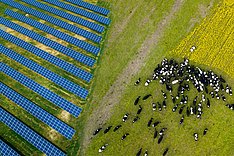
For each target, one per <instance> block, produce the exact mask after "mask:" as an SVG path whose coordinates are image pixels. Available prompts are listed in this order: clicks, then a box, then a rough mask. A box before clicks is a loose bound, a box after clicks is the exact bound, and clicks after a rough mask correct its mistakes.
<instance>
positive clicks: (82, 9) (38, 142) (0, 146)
mask: <svg viewBox="0 0 234 156" xmlns="http://www.w3.org/2000/svg"><path fill="white" fill-rule="evenodd" d="M67 1H68V2H70V3H72V4H77V5H78V7H76V6H74V5H72V4H69V3H65V2H63V1H59V0H53V1H50V0H44V2H38V1H36V0H21V1H19V2H15V1H14V0H0V2H2V3H5V4H7V5H9V6H11V7H14V8H16V9H18V10H20V11H23V12H25V13H27V14H29V15H30V17H28V16H26V15H25V16H24V15H23V13H17V12H15V11H12V10H9V9H6V10H5V14H6V15H8V16H10V17H13V18H15V19H17V20H18V21H21V22H23V23H25V24H27V25H30V26H32V27H34V28H37V29H39V30H41V31H43V32H45V33H48V34H51V35H53V36H55V37H57V38H58V39H61V40H64V41H66V42H68V43H70V44H73V45H74V46H76V47H79V48H81V49H83V50H84V51H85V52H89V53H92V54H93V56H91V57H89V56H87V55H84V54H82V53H80V52H77V51H75V50H73V49H72V48H68V47H67V46H63V45H61V44H60V43H58V42H57V41H53V40H51V39H49V38H47V37H44V36H43V35H40V34H39V33H36V32H34V31H32V30H29V29H27V28H24V27H23V26H21V25H19V24H16V22H11V21H10V20H7V19H5V18H3V17H0V25H1V24H2V25H4V26H6V27H8V28H10V29H13V30H15V31H17V32H19V33H20V34H23V35H25V36H27V37H29V38H31V39H34V40H36V41H37V42H40V43H42V44H44V45H45V46H47V47H51V48H53V49H54V50H56V51H58V52H60V53H63V54H65V55H67V56H69V57H70V58H72V59H74V60H76V61H78V62H80V63H81V64H82V65H85V68H87V66H88V68H90V67H94V63H95V62H96V60H95V59H96V58H95V59H94V58H93V57H97V56H98V54H99V52H100V48H99V47H98V46H97V44H96V43H100V42H101V40H102V36H101V35H98V33H102V32H103V31H104V30H105V26H106V25H109V24H110V22H111V20H110V19H109V18H108V17H105V16H106V15H108V13H109V11H108V10H106V9H104V8H101V7H98V6H95V5H93V4H89V3H87V2H83V1H81V0H77V1H70V0H67ZM22 2H24V3H22ZM25 3H26V4H29V5H31V6H34V7H37V8H39V9H40V10H43V12H45V13H43V12H40V11H38V10H36V9H33V8H30V7H31V6H29V7H28V6H25V5H26V4H25ZM24 4H25V5H24ZM49 4H50V5H49ZM61 8H62V9H61ZM63 9H65V10H68V11H70V12H73V13H75V14H78V15H79V16H75V15H73V13H68V12H66V11H63ZM87 9H88V10H91V11H88V10H87ZM95 12H96V13H95ZM97 13H99V14H97ZM49 14H54V15H57V16H59V17H62V18H64V19H67V20H69V21H72V22H74V23H77V24H79V26H80V25H82V26H84V27H87V28H89V29H91V30H93V31H96V32H90V31H89V30H85V29H84V28H79V26H75V25H73V24H69V23H67V22H64V21H63V20H60V18H55V17H52V16H50V15H49ZM100 14H101V15H100ZM103 15H104V16H103ZM31 16H34V17H37V18H39V19H42V20H44V21H47V22H49V23H50V24H51V25H56V26H59V27H61V28H63V29H65V30H68V31H70V32H73V33H75V34H76V35H79V36H82V37H84V38H85V39H87V41H92V42H96V43H95V44H93V43H89V42H87V41H84V40H81V39H78V38H76V37H73V36H71V35H68V34H67V33H65V32H62V31H61V30H57V29H55V28H53V27H52V26H49V25H47V24H44V23H43V22H38V21H37V20H35V19H34V17H31ZM81 16H83V17H81ZM86 18H88V19H91V20H92V21H90V20H86ZM101 24H103V25H101ZM1 38H2V39H4V40H7V41H9V42H11V43H13V44H15V45H16V46H18V47H21V48H23V49H25V50H26V51H28V52H31V53H32V54H33V55H34V56H35V55H36V56H37V57H40V58H42V59H44V60H46V61H47V62H48V63H50V64H47V63H46V65H51V64H53V65H55V66H57V67H59V68H61V69H63V70H64V72H68V73H69V74H72V75H73V76H76V77H78V78H80V79H82V80H84V81H85V82H90V81H91V79H92V74H91V73H90V72H87V71H85V70H83V69H81V68H79V67H77V66H75V65H73V64H71V63H69V62H67V61H65V60H63V59H61V58H58V57H56V56H54V55H53V54H50V53H48V52H46V51H44V50H42V49H40V48H37V47H36V46H34V45H33V44H32V43H30V42H26V41H24V40H23V39H20V38H18V37H16V36H14V35H12V34H10V33H7V32H5V31H4V30H0V39H1ZM6 44H7V43H6ZM70 44H69V45H70ZM82 52H83V51H82ZM0 54H4V55H5V56H7V57H9V58H10V59H12V60H14V61H16V62H18V63H20V64H21V65H23V66H25V67H27V68H29V69H30V70H32V71H33V72H35V73H37V74H39V75H41V76H43V77H44V78H46V79H48V80H50V81H52V82H53V83H55V84H57V85H58V86H60V87H62V88H64V89H66V90H67V91H69V92H72V93H73V94H75V95H77V96H79V97H80V98H81V99H86V98H87V96H88V90H87V89H85V88H83V87H81V86H79V85H77V84H76V83H73V82H72V81H70V80H68V79H66V78H65V77H62V76H60V75H62V74H63V73H61V74H56V73H54V72H52V71H50V70H48V69H47V68H45V67H43V66H44V64H43V66H41V65H39V64H38V63H36V62H35V61H33V60H30V59H28V58H27V57H25V56H23V55H21V54H19V53H17V52H15V51H13V50H11V49H9V48H6V47H5V46H3V45H1V44H0ZM25 55H26V54H25ZM94 55H95V56H94ZM32 59H33V58H32ZM67 59H68V58H67ZM72 59H70V60H72ZM6 61H8V59H7V60H6ZM0 72H1V73H3V74H5V75H7V76H9V77H11V78H12V79H14V80H16V81H18V82H19V83H21V84H22V85H24V86H25V87H26V88H27V89H30V90H31V91H33V92H34V93H36V94H38V95H40V96H41V97H42V98H44V99H46V100H47V101H49V102H50V103H53V104H54V105H56V106H58V107H60V108H61V109H63V110H65V111H66V112H68V113H70V114H72V115H73V116H74V117H78V116H79V114H80V113H81V111H82V109H81V108H79V107H78V106H76V105H74V104H73V103H71V102H69V101H67V100H66V99H64V98H63V97H61V96H59V95H57V94H56V93H54V92H52V91H50V90H49V89H47V88H46V87H44V86H42V85H40V84H39V83H37V82H36V81H34V80H32V79H30V78H29V77H27V76H25V75H24V74H22V73H21V72H19V71H17V70H15V69H14V68H12V67H10V66H8V65H7V64H5V63H2V62H0ZM86 84H87V83H86ZM0 94H2V95H3V96H5V97H7V98H8V99H9V100H11V101H13V102H14V103H15V104H17V105H18V106H20V107H22V108H23V109H24V110H26V111H27V112H28V113H30V114H31V115H33V116H34V117H36V118H37V119H39V120H41V121H42V122H44V123H45V124H47V125H48V126H50V127H51V128H52V129H54V130H56V131H57V132H58V133H60V134H61V135H63V136H64V137H66V138H67V139H70V140H71V139H72V137H73V136H74V134H75V130H74V129H73V128H72V127H70V126H69V125H67V124H66V123H64V122H63V121H61V120H59V119H58V118H57V117H55V116H53V115H52V114H50V113H49V112H47V111H46V110H44V109H43V108H41V107H39V106H38V105H36V104H35V103H34V102H32V101H30V100H29V99H27V98H25V97H24V96H23V95H21V94H19V93H17V92H16V91H15V90H14V89H13V88H10V87H8V86H7V85H5V84H4V83H3V82H0ZM0 114H1V116H0V121H1V122H2V123H4V124H6V125H7V126H8V127H9V128H11V129H12V130H13V131H15V132H16V133H17V134H18V135H20V136H21V137H23V138H24V139H25V140H27V141H28V142H29V143H31V144H32V145H33V146H35V147H36V148H37V149H39V150H40V151H42V152H43V153H45V154H46V155H51V156H53V155H54V156H60V155H65V153H64V152H63V151H61V150H60V149H58V148H57V147H56V146H54V145H53V144H51V143H50V142H49V141H48V140H46V139H45V138H43V137H42V136H40V135H39V134H38V133H36V132H35V131H34V130H32V129H31V128H29V127H28V126H27V125H25V124H24V123H22V122H21V121H19V120H18V119H16V118H15V117H14V116H13V115H11V114H10V113H8V112H7V111H5V110H4V109H3V108H1V107H0ZM0 155H17V153H15V151H14V150H12V149H11V148H10V147H9V146H7V145H6V144H5V143H4V142H2V141H1V140H0Z"/></svg>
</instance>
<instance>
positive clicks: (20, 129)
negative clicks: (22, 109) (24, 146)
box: [0, 107, 65, 156]
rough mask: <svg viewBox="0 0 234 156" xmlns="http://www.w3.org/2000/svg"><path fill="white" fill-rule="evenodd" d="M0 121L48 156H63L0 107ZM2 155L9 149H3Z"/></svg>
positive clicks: (54, 147) (61, 152) (62, 153)
mask: <svg viewBox="0 0 234 156" xmlns="http://www.w3.org/2000/svg"><path fill="white" fill-rule="evenodd" d="M0 114H1V116H0V121H1V122H2V123H4V124H6V125H7V126H8V127H9V128H10V129H12V130H13V131H14V132H16V133H17V134H18V135H20V136H21V137H23V138H24V139H25V140H26V141H28V142H29V143H31V144H32V145H33V146H35V147H36V148H37V149H39V150H40V151H42V152H43V153H45V154H46V155H48V156H65V153H64V152H63V151H61V150H60V149H58V148H57V147H56V146H55V145H53V144H51V143H50V142H49V141H48V140H46V139H45V138H43V137H42V136H40V135H39V134H38V133H36V132H35V131H33V130H32V129H31V128H29V127H28V126H26V125H25V124H24V123H22V122H21V121H19V120H18V119H16V118H15V117H14V116H13V115H11V114H10V113H8V112H7V111H5V110H4V109H3V108H1V107H0ZM4 149H5V151H4V153H5V152H6V151H7V150H9V147H8V148H7V147H5V148H4ZM13 153H15V152H13ZM10 156H12V155H10Z"/></svg>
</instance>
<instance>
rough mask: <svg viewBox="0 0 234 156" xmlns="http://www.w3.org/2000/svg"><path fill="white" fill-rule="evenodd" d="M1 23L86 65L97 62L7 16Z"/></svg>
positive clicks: (0, 18) (0, 19)
mask: <svg viewBox="0 0 234 156" xmlns="http://www.w3.org/2000/svg"><path fill="white" fill-rule="evenodd" d="M0 24H3V25H5V26H7V27H9V28H11V29H13V30H16V31H18V32H20V33H22V34H24V35H26V36H28V37H31V38H32V39H34V40H36V41H38V42H41V43H43V44H44V45H46V46H48V47H51V48H53V49H55V50H57V51H59V52H61V53H63V54H65V55H67V56H69V57H71V58H73V59H75V60H77V61H79V62H81V63H83V64H85V65H88V66H90V67H92V66H93V65H94V63H95V60H94V59H92V58H90V57H88V56H86V55H84V54H81V53H79V52H77V51H75V50H73V49H70V48H67V47H66V46H63V45H61V44H59V43H57V42H55V41H52V40H50V39H48V38H46V37H44V36H42V35H39V34H37V33H35V32H33V31H31V30H28V29H26V28H24V27H22V26H20V25H18V24H15V23H13V22H11V21H9V20H7V19H5V18H2V17H0Z"/></svg>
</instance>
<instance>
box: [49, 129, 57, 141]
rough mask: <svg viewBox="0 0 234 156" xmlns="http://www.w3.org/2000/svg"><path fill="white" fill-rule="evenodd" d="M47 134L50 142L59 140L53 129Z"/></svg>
mask: <svg viewBox="0 0 234 156" xmlns="http://www.w3.org/2000/svg"><path fill="white" fill-rule="evenodd" d="M48 134H49V137H50V138H51V140H53V141H54V140H57V139H58V138H59V136H58V134H57V132H56V131H55V130H54V129H51V130H50V131H49V133H48Z"/></svg>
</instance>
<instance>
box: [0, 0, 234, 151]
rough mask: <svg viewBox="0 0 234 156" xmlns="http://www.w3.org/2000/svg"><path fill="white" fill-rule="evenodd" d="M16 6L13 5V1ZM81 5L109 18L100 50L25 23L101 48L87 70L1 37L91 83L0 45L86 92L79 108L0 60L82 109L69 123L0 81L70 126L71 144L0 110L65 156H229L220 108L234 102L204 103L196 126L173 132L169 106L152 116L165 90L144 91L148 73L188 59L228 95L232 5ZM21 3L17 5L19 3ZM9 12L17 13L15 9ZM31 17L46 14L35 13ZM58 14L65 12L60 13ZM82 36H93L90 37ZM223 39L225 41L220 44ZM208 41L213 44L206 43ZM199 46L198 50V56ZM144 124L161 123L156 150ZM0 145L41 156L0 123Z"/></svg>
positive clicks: (144, 1)
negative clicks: (86, 75) (81, 73)
mask: <svg viewBox="0 0 234 156" xmlns="http://www.w3.org/2000/svg"><path fill="white" fill-rule="evenodd" d="M17 1H18V2H20V0H17ZM87 1H89V2H92V3H93V4H96V5H98V6H102V7H104V8H107V9H109V10H110V11H111V13H110V15H109V18H110V19H111V24H110V26H108V27H107V29H106V31H105V32H104V33H103V34H102V36H103V38H104V39H103V41H102V43H101V44H100V45H97V44H95V43H92V42H91V41H89V40H85V39H84V38H82V37H81V36H77V35H76V34H74V33H72V32H69V31H67V30H65V29H62V28H59V27H57V26H55V25H53V24H50V23H48V22H46V21H43V20H42V21H40V19H39V18H35V17H32V18H33V19H35V20H38V21H40V22H42V23H45V24H47V25H49V26H52V27H54V28H56V29H58V30H61V31H63V32H66V33H67V34H69V35H72V36H75V37H78V38H79V39H81V40H83V39H84V40H85V41H87V42H88V43H92V44H94V45H96V46H100V47H101V48H102V51H101V53H100V55H99V56H98V58H97V63H96V64H95V66H94V67H93V68H89V67H87V66H83V65H81V64H80V63H78V62H77V61H75V60H74V59H71V58H69V57H68V56H66V55H63V54H61V53H59V52H58V51H56V50H53V49H52V48H49V47H47V46H44V45H42V44H40V43H39V42H37V41H35V40H32V39H30V38H28V37H26V36H24V35H22V34H19V33H17V32H16V31H13V30H11V29H7V32H8V33H10V34H13V35H14V36H17V37H19V38H21V39H24V40H25V41H27V42H29V43H32V44H33V45H35V46H37V47H39V48H41V49H43V50H45V51H47V52H49V53H51V54H53V55H55V56H57V57H59V58H61V59H64V60H66V61H67V62H69V63H71V64H74V65H75V66H77V67H80V68H81V69H84V70H87V71H89V72H91V73H92V74H93V80H92V81H91V83H90V84H88V83H86V82H84V81H82V80H81V79H78V78H76V77H75V76H73V75H71V74H70V73H67V72H65V71H64V70H62V69H60V68H58V67H56V66H55V65H52V64H50V63H49V62H47V61H45V60H43V59H41V58H39V57H37V56H35V55H33V54H31V53H29V52H27V51H26V50H24V49H22V48H19V47H18V46H15V45H13V44H11V43H10V42H8V41H6V40H4V39H2V38H0V42H1V44H3V45H4V46H6V47H8V48H11V49H13V50H15V51H17V53H19V54H22V55H23V56H25V57H27V58H30V59H32V60H34V61H35V62H37V63H38V64H40V65H42V66H44V67H46V68H48V69H49V70H51V71H53V72H55V73H56V74H59V75H61V76H63V77H65V78H67V79H68V80H70V81H72V82H74V83H76V84H79V85H81V86H82V87H85V88H87V89H89V91H90V93H89V96H88V98H87V100H86V101H85V100H82V99H81V98H79V97H77V96H76V95H74V94H72V93H71V92H68V91H67V90H65V89H63V88H61V87H59V86H58V85H56V84H55V83H53V82H51V81H49V80H48V79H46V78H44V77H42V76H41V75H39V74H36V73H35V72H32V71H31V70H29V69H28V68H25V67H23V66H22V65H20V64H19V63H17V62H15V61H12V60H11V59H9V58H8V57H6V56H5V55H3V54H2V53H1V54H0V61H1V62H4V63H5V64H7V65H9V66H10V67H12V68H14V69H16V70H17V71H19V72H21V73H23V74H24V75H26V76H28V77H29V78H31V79H33V80H35V81H36V82H38V83H40V84H41V85H43V86H45V87H46V88H48V89H50V90H51V91H53V92H55V93H57V94H58V95H60V96H61V97H64V98H65V99H67V100H68V101H71V102H72V103H74V104H76V105H77V106H79V107H81V108H82V109H83V111H82V113H81V114H80V115H79V117H78V118H75V117H73V116H72V115H70V114H69V113H67V112H66V111H63V110H62V109H60V108H59V107H57V106H55V105H53V104H52V103H51V102H49V101H47V100H46V99H44V98H43V97H41V96H39V95H38V94H36V93H34V92H33V91H31V90H29V89H27V88H26V87H25V86H23V85H22V84H20V83H18V82H17V81H15V80H13V79H12V78H10V77H8V76H6V75H5V74H4V73H2V72H1V73H0V79H1V82H3V83H4V84H6V85H8V86H9V87H11V88H13V89H14V90H15V91H17V92H18V93H20V94H22V95H23V96H25V97H26V98H28V99H30V100H31V101H33V102H34V103H36V104H37V105H38V106H40V107H42V108H43V109H45V110H47V111H48V112H49V113H51V114H52V115H54V116H56V117H57V118H59V119H60V120H62V121H64V122H65V123H67V124H68V125H70V126H72V127H73V128H74V129H75V130H76V133H75V135H74V136H73V139H72V140H68V139H66V138H65V137H64V136H62V135H61V134H59V133H58V132H56V131H55V130H54V129H52V128H50V127H49V126H48V125H46V124H45V123H43V122H42V121H40V120H38V119H37V118H35V117H33V116H32V115H30V114H29V113H28V112H27V111H25V110H23V109H22V108H21V107H19V106H17V105H16V104H14V103H13V102H11V101H10V100H9V99H7V98H6V97H4V96H3V95H0V102H1V103H0V106H1V107H3V108H4V109H6V110H7V111H8V112H10V113H12V114H13V115H14V116H15V117H17V118H18V119H20V120H21V121H22V122H24V123H25V124H26V125H28V126H29V127H30V128H32V129H33V130H35V131H36V132H38V133H39V134H40V135H42V136H43V137H45V138H46V139H47V140H49V141H50V142H52V143H53V144H54V145H56V146H57V147H58V148H60V149H61V150H62V151H64V152H65V153H67V155H71V156H76V155H81V156H98V155H107V156H125V155H126V156H131V155H136V153H137V152H138V151H139V149H140V148H142V152H145V150H148V153H149V155H155V156H157V155H162V153H163V151H164V150H165V149H166V148H169V151H168V155H171V156H172V155H178V156H182V155H185V156H186V155H217V156H232V155H234V150H233V146H234V126H233V125H234V117H233V116H234V114H233V113H234V112H233V111H231V110H229V109H228V108H227V107H225V104H226V103H227V102H230V103H233V102H234V98H233V96H227V102H223V101H222V100H216V99H211V108H204V114H203V115H202V118H201V119H197V118H196V117H195V116H190V117H185V121H184V123H183V124H182V125H180V124H179V120H180V118H181V115H179V114H178V113H173V112H172V111H171V109H172V107H173V104H172V102H168V103H167V105H168V107H167V109H166V110H163V111H162V112H159V111H152V102H162V101H163V97H162V96H161V90H165V86H164V85H160V84H159V81H153V82H152V83H151V84H150V85H149V86H148V87H145V86H144V82H145V81H146V80H147V79H148V78H151V77H152V73H153V70H154V69H155V67H156V66H157V64H158V63H160V62H161V60H163V58H165V57H166V58H168V59H171V58H174V59H175V60H177V61H179V62H181V61H183V59H184V57H187V58H189V59H191V61H190V64H193V65H196V66H199V67H200V68H202V69H204V70H213V71H214V72H215V73H217V74H218V75H220V74H221V75H222V76H223V77H224V78H225V80H226V81H227V83H228V84H229V85H230V86H232V87H233V86H234V79H233V78H234V77H233V69H234V67H233V58H234V57H233V43H232V42H233V41H232V39H233V29H232V28H233V26H232V25H231V23H232V21H233V18H234V17H233V13H234V12H233V4H232V3H231V1H230V0H226V1H222V0H194V1H191V0H168V1H163V0H134V1H133V0H87ZM20 3H22V4H23V2H20ZM43 3H44V2H43ZM25 5H26V4H25ZM27 6H30V5H27ZM30 7H32V6H30ZM6 8H11V7H9V6H7V5H4V4H3V3H1V2H0V15H1V16H2V17H6V18H7V19H10V20H11V21H13V22H15V23H18V24H21V25H23V26H25V27H26V28H28V29H30V30H33V31H35V32H38V33H40V34H41V35H43V36H46V37H48V38H50V39H52V40H54V41H59V43H61V44H62V45H65V46H68V47H70V48H72V49H74V50H77V51H80V52H81V53H83V54H85V55H88V56H90V57H92V58H95V56H93V55H91V54H87V53H86V52H85V51H84V50H82V49H80V48H78V47H75V46H74V45H71V44H69V43H67V42H65V41H61V40H59V39H58V38H56V37H54V36H52V35H48V34H47V33H45V32H43V31H40V30H39V29H36V28H33V27H31V26H29V25H26V24H23V23H21V22H18V21H16V20H14V19H12V18H10V17H8V16H6V15H4V10H5V9H6ZM32 8H35V7H32ZM11 9H13V8H11ZM13 10H14V11H17V12H19V13H23V12H21V11H19V10H17V9H13ZM38 10H39V11H42V12H45V11H43V10H40V9H38ZM62 10H64V11H66V10H65V9H62ZM69 13H71V12H69ZM29 16H30V15H29ZM77 16H78V15H77ZM54 17H56V18H59V19H62V20H64V21H65V22H68V23H71V24H74V25H76V26H79V27H82V28H84V29H87V28H85V27H83V26H80V25H77V24H76V23H74V22H70V21H68V20H65V19H63V18H61V17H59V16H55V15H54ZM222 19H224V22H222ZM228 19H230V20H228ZM217 23H218V24H217ZM227 23H228V24H227ZM226 25H227V26H226ZM0 26H1V25H0ZM205 28H206V29H205ZM219 28H220V29H219ZM89 31H91V32H93V31H92V30H89ZM94 33H95V32H94ZM210 34H216V35H210ZM222 34H225V35H223V36H222ZM212 36H215V37H214V38H212ZM216 43H217V44H216ZM193 44H196V46H197V47H198V49H197V51H195V53H193V54H190V53H189V48H190V47H191V46H192V45H193ZM222 45H224V46H222ZM199 46H200V47H201V48H200V49H199ZM206 49H209V51H206ZM222 52H223V53H225V59H223V60H222V57H220V56H219V57H210V55H212V56H214V55H218V54H221V56H222ZM213 58H216V60H215V61H214V62H213V61H212V60H213ZM207 60H208V61H207ZM211 62H212V63H211ZM226 62H229V65H226V64H225V63H226ZM139 77H140V78H141V80H142V82H141V84H140V85H139V86H134V83H135V81H136V80H137V79H138V78H139ZM149 93H150V94H152V95H153V96H152V98H150V99H149V100H147V101H142V100H140V102H139V104H140V105H141V106H142V107H143V110H142V113H141V114H140V115H139V117H140V119H139V121H137V122H136V123H134V124H133V123H132V120H133V118H134V117H136V112H137V110H138V106H135V105H134V101H135V99H136V97H137V96H142V97H143V96H144V95H146V94H149ZM168 95H169V94H168ZM186 95H188V97H189V103H191V102H192V100H193V98H194V97H195V96H196V95H199V96H200V93H197V91H196V90H195V89H191V91H189V92H188V93H187V94H186ZM125 113H129V114H130V115H129V119H128V120H127V122H126V123H123V122H122V117H123V115H124V114H125ZM151 117H152V118H154V120H159V121H161V124H160V125H159V127H157V130H160V128H162V127H166V128H167V130H166V135H165V137H164V140H163V141H162V143H161V144H158V143H157V139H153V135H154V128H152V127H151V128H148V127H147V122H148V121H149V119H150V118H151ZM119 124H121V125H122V127H121V129H119V130H118V131H117V132H113V128H114V127H115V126H116V125H119ZM108 126H113V127H112V129H111V130H110V131H109V132H108V133H107V134H103V130H102V131H101V132H100V133H99V134H97V135H96V136H93V135H92V133H93V132H94V131H95V130H96V129H97V128H99V127H102V128H103V129H105V128H107V127H108ZM205 128H208V129H209V130H208V132H207V135H206V136H202V135H201V134H202V133H203V130H204V129H205ZM195 132H197V133H198V134H199V140H198V141H197V142H195V141H194V137H193V133H195ZM125 133H129V134H130V135H129V136H128V137H127V138H126V140H124V141H122V140H121V137H122V136H123V134H125ZM0 138H1V139H3V140H5V141H6V142H8V143H9V144H11V145H12V146H14V147H15V148H16V149H17V151H19V152H20V153H21V154H23V155H43V153H42V152H41V151H39V150H37V149H36V148H35V147H33V146H32V145H31V144H29V143H28V142H27V141H25V140H24V139H23V138H22V137H20V136H19V135H16V133H14V132H13V131H12V130H11V129H10V128H8V127H7V126H6V125H4V124H3V123H0ZM105 143H107V144H108V147H107V148H106V150H105V151H103V152H102V153H98V149H99V148H100V147H101V146H102V145H104V144H105ZM142 155H143V154H142Z"/></svg>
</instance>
